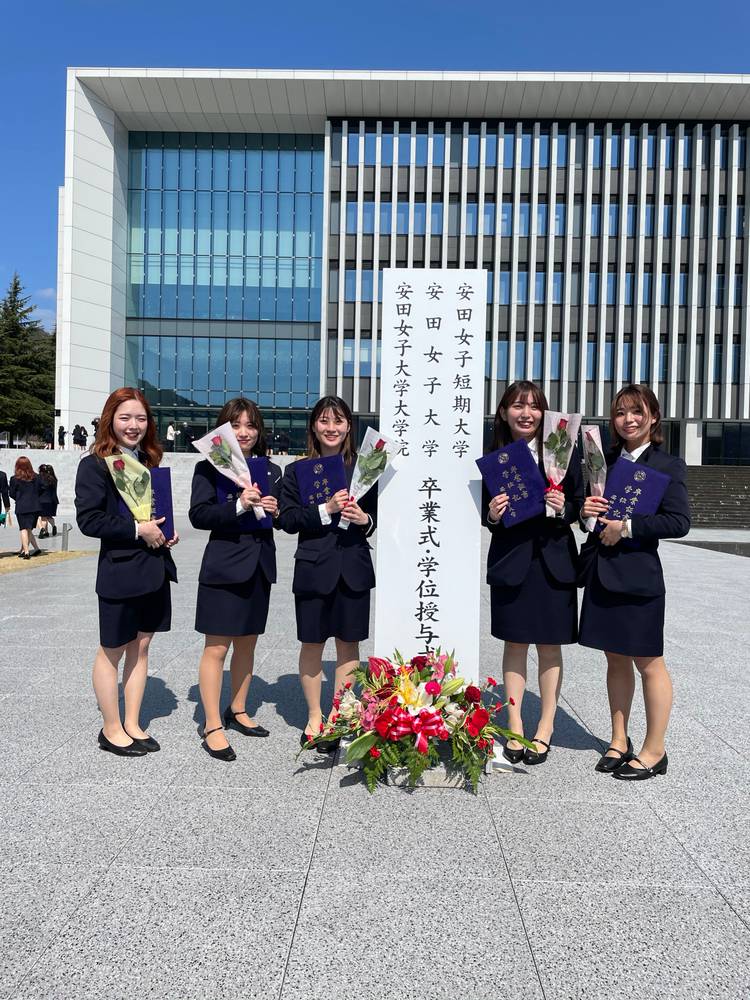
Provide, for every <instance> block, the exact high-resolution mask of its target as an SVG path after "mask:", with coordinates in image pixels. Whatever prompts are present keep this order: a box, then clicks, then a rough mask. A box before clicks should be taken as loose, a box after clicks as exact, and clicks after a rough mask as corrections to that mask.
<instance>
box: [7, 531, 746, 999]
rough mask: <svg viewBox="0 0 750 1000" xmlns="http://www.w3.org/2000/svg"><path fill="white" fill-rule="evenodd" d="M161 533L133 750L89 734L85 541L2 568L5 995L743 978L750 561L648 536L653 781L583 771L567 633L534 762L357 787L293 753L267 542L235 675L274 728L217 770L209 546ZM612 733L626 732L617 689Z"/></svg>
mask: <svg viewBox="0 0 750 1000" xmlns="http://www.w3.org/2000/svg"><path fill="white" fill-rule="evenodd" d="M182 530H183V541H182V543H181V544H180V546H179V547H178V548H177V550H176V552H175V556H176V559H177V562H178V567H179V571H180V574H181V579H182V582H181V583H180V585H179V587H177V588H176V590H175V591H174V609H175V610H174V623H173V631H172V632H171V633H170V634H169V635H165V636H157V638H156V640H155V642H154V645H153V653H152V657H151V668H152V676H151V678H150V680H149V685H148V689H147V695H146V702H145V713H144V714H145V719H146V723H144V724H148V726H149V728H150V731H151V732H152V734H153V735H154V736H156V737H157V738H158V739H159V740H160V741H161V743H162V746H163V750H162V752H161V753H158V754H154V755H149V756H148V757H145V758H141V759H136V760H121V759H117V758H114V757H112V756H110V755H108V754H104V753H101V752H100V751H99V750H98V749H97V746H96V734H97V732H98V730H99V725H100V723H99V716H98V712H97V709H96V705H95V703H94V698H93V694H92V691H91V685H90V670H91V663H92V657H93V654H94V650H95V647H96V645H97V621H96V598H95V595H94V592H93V580H94V571H95V562H94V558H93V557H91V556H89V557H84V558H81V559H76V560H71V561H69V562H66V563H61V564H59V565H57V566H52V565H50V566H48V567H46V568H45V567H44V566H43V565H39V563H41V562H42V560H38V561H36V562H35V563H34V564H33V565H29V566H28V567H27V568H25V569H24V570H23V571H22V572H18V573H13V574H10V575H6V576H0V595H1V599H0V622H1V623H2V630H1V633H0V634H1V636H2V647H1V648H0V734H1V735H0V774H1V775H2V787H1V788H0V795H1V797H2V809H1V810H0V838H1V840H2V853H1V855H0V926H1V927H2V933H1V935H0V938H1V946H0V996H2V997H13V998H14V1000H32V998H33V1000H42V998H45V1000H47V998H54V1000H68V998H81V1000H83V998H86V1000H88V998H103V1000H120V998H123V1000H124V998H128V1000H130V998H138V997H150V998H152V1000H157V998H159V1000H161V998H164V1000H184V998H200V1000H204V998H205V1000H208V998H214V997H215V998H233V997H238V998H240V997H241V998H246V1000H250V998H263V1000H268V998H281V1000H298V998H299V1000H324V998H325V1000H328V998H332V1000H338V998H347V1000H391V998H393V1000H431V998H446V1000H459V998H460V1000H480V998H481V1000H499V998H504V997H517V998H522V1000H536V998H544V1000H568V998H592V1000H593V998H596V1000H616V998H623V1000H624V998H628V1000H647V998H659V1000H663V998H667V997H669V998H672V997H680V998H696V1000H697V998H704V997H706V998H710V1000H713V998H718V997H722V998H732V1000H745V998H747V997H748V996H750V969H748V964H747V956H748V954H750V836H749V834H750V822H749V821H750V796H748V790H747V788H748V785H747V774H748V772H747V761H748V753H749V752H750V725H748V723H749V722H750V670H749V668H750V662H749V661H750V657H749V656H748V652H747V641H746V640H747V627H748V626H747V608H748V584H750V562H749V561H748V560H747V559H745V558H742V557H740V556H734V555H726V554H722V553H718V552H712V551H706V550H703V549H699V548H690V547H687V546H679V545H677V544H674V543H671V544H670V543H668V544H664V545H663V547H662V553H663V562H664V566H665V571H666V575H667V581H668V588H669V598H668V608H667V612H668V613H667V637H668V638H667V658H668V664H669V666H670V668H671V670H672V673H673V676H674V680H675V690H676V701H675V710H674V716H673V722H672V726H671V729H670V733H669V738H668V750H669V755H670V765H669V774H668V775H667V777H666V778H658V779H656V780H654V781H650V782H646V783H643V784H639V785H626V784H623V783H619V782H616V781H613V780H612V779H610V778H607V777H605V776H603V775H599V774H595V773H594V771H593V765H594V762H595V761H596V759H597V756H598V754H599V753H600V751H601V749H602V747H603V745H604V743H603V741H606V739H607V736H608V729H607V721H608V713H607V703H606V694H605V686H604V666H603V657H602V655H600V654H598V653H596V652H594V651H591V650H586V649H582V648H578V647H574V648H572V649H571V650H570V651H569V652H568V653H567V659H566V671H567V673H566V677H565V681H564V684H563V700H562V702H561V706H560V710H559V713H558V718H557V725H556V730H555V745H554V747H553V751H552V753H551V754H550V759H549V762H548V763H547V764H546V765H545V766H543V767H538V768H528V769H523V768H520V769H519V770H518V771H516V772H515V773H512V774H496V775H492V776H490V777H489V778H486V779H485V780H484V781H483V783H482V785H481V787H480V791H479V795H478V796H477V797H474V796H472V795H471V794H468V793H466V792H463V791H457V790H435V789H420V790H418V791H417V792H415V793H408V792H405V791H403V790H399V789H397V788H391V787H383V788H381V789H378V791H377V792H376V794H375V795H373V796H372V797H370V796H369V795H368V794H367V791H366V790H365V788H364V786H363V784H362V783H361V782H360V781H359V780H358V777H357V775H356V774H354V773H350V772H348V771H347V770H346V769H345V768H341V767H334V766H332V763H331V761H330V760H328V759H326V758H318V757H309V763H302V762H295V760H294V754H295V752H296V749H297V746H298V742H297V741H298V734H299V730H300V727H301V726H302V724H303V723H304V721H305V712H304V709H303V700H302V696H301V693H300V689H299V684H298V681H297V668H296V664H297V643H296V640H295V626H294V613H293V604H292V599H291V592H290V587H291V570H292V552H293V539H290V538H289V537H287V536H282V537H281V538H279V566H280V579H279V584H278V586H276V587H275V588H274V591H273V597H272V605H271V616H272V617H271V622H270V627H269V632H268V633H267V635H266V636H265V637H263V638H262V640H261V641H260V643H259V647H258V658H257V663H256V678H255V680H254V682H253V686H252V690H251V706H250V707H251V711H254V712H255V713H256V715H257V718H258V720H259V721H260V722H262V723H263V724H264V725H266V726H267V727H268V728H269V729H270V730H271V736H270V738H269V739H267V740H248V739H245V738H243V737H242V736H241V735H240V734H238V733H232V736H231V739H232V743H233V745H234V747H235V749H236V751H237V754H238V757H237V761H236V762H235V763H233V764H224V763H220V762H218V761H214V760H211V759H210V758H209V757H208V756H207V755H206V754H205V753H204V752H203V751H202V750H201V748H200V740H199V738H198V735H197V730H198V726H199V724H200V722H201V719H202V716H201V710H200V708H199V705H198V689H197V664H198V659H199V655H200V649H201V645H202V639H201V637H199V636H198V635H197V634H196V633H195V632H194V631H193V611H194V599H195V589H196V577H197V569H198V565H199V560H200V556H201V552H202V547H203V541H204V539H203V538H202V537H200V536H199V535H198V533H196V532H193V531H192V530H191V529H190V528H189V527H188V526H187V525H186V524H183V525H182ZM16 540H17V536H16V535H15V532H13V533H10V532H4V533H2V535H1V536H0V546H1V547H3V548H7V547H8V546H9V545H10V546H13V545H15V543H16ZM71 541H72V547H74V548H75V547H81V546H82V545H88V546H89V547H90V544H89V542H88V540H85V539H84V540H82V539H81V537H80V535H78V534H77V533H74V535H73V536H72V539H71ZM56 544H59V539H58V540H56ZM482 601H483V607H482V611H483V622H484V624H483V636H484V638H483V643H482V656H483V665H482V668H483V669H482V673H483V674H485V673H488V672H489V673H493V674H496V675H499V669H500V668H499V658H500V652H501V644H500V643H499V642H497V641H495V640H493V639H491V638H490V637H489V628H488V617H489V600H488V593H487V588H486V587H483V595H482ZM743 638H744V639H745V642H744V643H743V641H742V640H743ZM404 645H405V649H404V652H407V649H406V645H407V644H406V643H405V644H404ZM456 645H457V653H458V656H459V659H460V652H461V649H460V637H456ZM370 652H372V647H371V644H366V645H365V647H364V649H363V653H364V654H368V653H370ZM380 652H386V651H383V650H381V651H380ZM226 680H227V683H228V675H227V677H226ZM534 691H535V684H534V683H533V682H532V683H531V686H530V692H529V695H528V697H527V700H526V706H527V709H528V716H529V719H530V721H529V722H528V726H529V729H528V733H529V734H531V733H532V732H533V724H534V721H533V720H534V719H535V717H536V711H537V708H538V700H537V698H536V695H535V694H534ZM631 731H632V735H633V738H634V741H635V742H636V744H638V742H639V739H640V737H641V735H642V732H643V712H642V708H641V707H640V690H638V692H637V696H636V709H635V712H634V718H633V722H632V726H631ZM603 942H604V943H603Z"/></svg>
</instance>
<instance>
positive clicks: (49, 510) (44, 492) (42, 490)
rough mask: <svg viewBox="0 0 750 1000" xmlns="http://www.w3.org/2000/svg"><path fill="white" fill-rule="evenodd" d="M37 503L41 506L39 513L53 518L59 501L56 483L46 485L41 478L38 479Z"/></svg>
mask: <svg viewBox="0 0 750 1000" xmlns="http://www.w3.org/2000/svg"><path fill="white" fill-rule="evenodd" d="M39 502H40V504H41V508H40V509H41V511H42V513H43V514H47V515H48V516H49V517H54V516H55V514H56V513H57V508H58V506H59V504H60V500H59V498H58V496H57V483H56V482H54V483H46V482H45V481H44V480H43V479H42V477H41V476H40V477H39Z"/></svg>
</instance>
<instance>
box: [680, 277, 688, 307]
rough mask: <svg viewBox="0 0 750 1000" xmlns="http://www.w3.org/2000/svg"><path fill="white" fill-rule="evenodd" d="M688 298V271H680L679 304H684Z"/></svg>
mask: <svg viewBox="0 0 750 1000" xmlns="http://www.w3.org/2000/svg"><path fill="white" fill-rule="evenodd" d="M687 300H688V273H687V271H680V288H679V304H680V305H681V306H686V305H687Z"/></svg>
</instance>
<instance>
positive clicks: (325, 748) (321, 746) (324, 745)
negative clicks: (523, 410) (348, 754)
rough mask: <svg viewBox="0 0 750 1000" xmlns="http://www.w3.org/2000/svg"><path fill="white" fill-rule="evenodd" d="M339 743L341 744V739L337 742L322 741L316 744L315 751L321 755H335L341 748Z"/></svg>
mask: <svg viewBox="0 0 750 1000" xmlns="http://www.w3.org/2000/svg"><path fill="white" fill-rule="evenodd" d="M339 743H341V738H340V737H339V739H336V740H321V741H320V742H319V743H318V744H316V747H315V749H316V750H318V751H319V752H320V753H335V752H336V751H337V750H338V748H339Z"/></svg>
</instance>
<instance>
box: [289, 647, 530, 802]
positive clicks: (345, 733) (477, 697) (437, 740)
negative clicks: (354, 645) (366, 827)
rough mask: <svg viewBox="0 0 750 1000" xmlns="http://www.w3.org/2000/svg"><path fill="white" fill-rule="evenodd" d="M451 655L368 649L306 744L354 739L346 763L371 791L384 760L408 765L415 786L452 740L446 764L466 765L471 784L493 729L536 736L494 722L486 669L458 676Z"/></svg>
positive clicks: (499, 704)
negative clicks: (356, 767) (407, 655)
mask: <svg viewBox="0 0 750 1000" xmlns="http://www.w3.org/2000/svg"><path fill="white" fill-rule="evenodd" d="M457 666H458V664H457V661H456V660H455V659H454V657H453V655H452V654H451V655H448V654H445V653H441V652H440V650H439V649H438V650H437V651H436V652H435V653H432V654H429V655H426V656H413V657H412V658H411V659H410V660H407V661H405V660H404V659H403V658H402V657H401V655H400V653H399V652H398V651H396V653H395V655H394V657H393V660H386V659H382V658H380V657H375V656H371V657H370V659H369V660H368V663H367V666H366V667H360V668H359V669H358V670H356V671H355V672H354V675H353V677H354V680H353V683H352V682H351V681H350V682H349V683H347V685H346V686H345V688H344V689H342V690H341V691H339V692H338V693H337V694H336V696H335V697H334V699H333V711H332V712H331V715H330V716H329V718H328V720H327V721H326V722H325V723H324V724H323V725H321V728H320V732H319V733H318V735H317V736H314V737H313V738H312V739H311V740H310V741H309V742H308V743H307V744H306V745H305V747H303V750H304V749H308V748H312V747H314V746H315V744H316V743H317V742H321V741H326V742H327V741H330V740H336V739H341V738H348V739H351V741H352V742H351V743H350V744H349V746H348V747H347V750H346V762H347V764H354V763H359V764H360V765H361V767H362V771H363V773H364V778H365V782H366V783H367V787H368V789H369V790H370V792H372V791H374V789H375V786H376V784H377V782H378V781H379V780H380V779H382V778H384V777H385V774H386V771H387V769H388V768H405V769H406V771H407V772H408V777H409V784H410V785H412V786H414V785H416V783H417V781H418V780H419V778H420V776H421V775H422V773H423V772H424V771H426V770H427V769H428V768H430V767H434V766H435V765H436V764H438V763H439V761H440V759H441V754H440V747H441V746H444V747H449V748H450V763H449V765H448V766H449V767H452V768H453V769H455V770H458V771H461V772H463V773H464V775H465V776H466V778H467V779H468V781H469V783H470V784H471V787H472V789H473V791H474V792H476V790H477V786H478V783H479V778H480V776H481V774H482V771H483V770H484V768H485V765H486V763H487V761H488V760H490V759H491V758H492V756H493V751H494V741H495V738H496V737H498V736H502V737H505V739H514V740H518V741H519V742H520V743H522V744H523V745H524V746H528V747H530V748H533V744H532V743H531V742H530V741H529V740H526V739H524V738H523V737H522V736H518V735H517V734H516V733H513V732H511V731H510V730H509V729H504V728H503V727H502V726H500V725H499V724H498V721H497V717H498V716H499V714H500V712H501V711H502V709H503V708H504V707H505V702H503V701H502V699H501V698H500V697H499V696H498V695H497V694H496V693H495V688H496V687H497V681H496V680H495V679H494V678H492V677H488V678H487V680H486V681H485V683H484V684H482V685H481V686H480V687H478V686H477V685H475V684H471V683H469V682H467V681H466V680H465V679H464V678H463V677H460V676H458V674H457V673H456V668H457Z"/></svg>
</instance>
